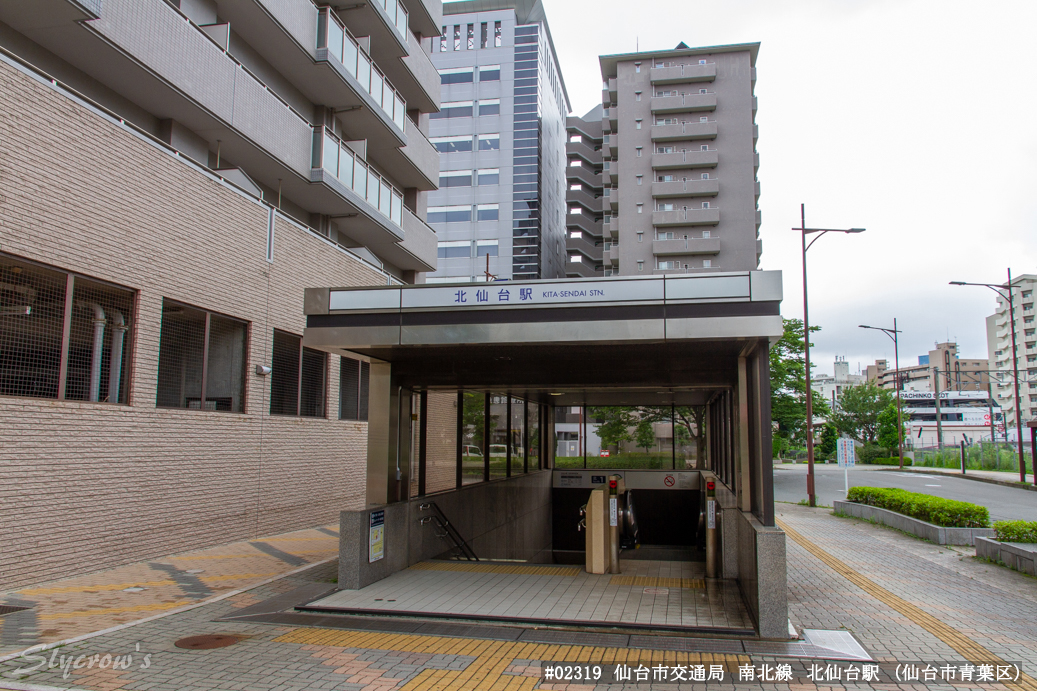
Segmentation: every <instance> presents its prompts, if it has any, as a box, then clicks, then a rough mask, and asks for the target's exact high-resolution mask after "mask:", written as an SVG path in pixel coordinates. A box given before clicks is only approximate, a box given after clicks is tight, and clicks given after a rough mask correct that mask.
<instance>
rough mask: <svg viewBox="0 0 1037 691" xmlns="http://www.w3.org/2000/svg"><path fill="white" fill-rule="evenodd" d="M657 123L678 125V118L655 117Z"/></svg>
mask: <svg viewBox="0 0 1037 691" xmlns="http://www.w3.org/2000/svg"><path fill="white" fill-rule="evenodd" d="M655 124H656V125H676V124H677V118H656V119H655Z"/></svg>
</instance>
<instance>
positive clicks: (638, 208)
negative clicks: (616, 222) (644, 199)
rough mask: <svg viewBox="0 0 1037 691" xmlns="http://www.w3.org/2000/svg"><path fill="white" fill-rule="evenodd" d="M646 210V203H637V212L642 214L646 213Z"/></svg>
mask: <svg viewBox="0 0 1037 691" xmlns="http://www.w3.org/2000/svg"><path fill="white" fill-rule="evenodd" d="M644 210H645V205H644V204H638V205H637V213H639V214H642V213H644Z"/></svg>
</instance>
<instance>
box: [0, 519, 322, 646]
mask: <svg viewBox="0 0 1037 691" xmlns="http://www.w3.org/2000/svg"><path fill="white" fill-rule="evenodd" d="M337 556H338V526H337V525H331V526H326V527H322V528H313V529H310V530H297V531H294V532H291V533H284V534H281V535H272V536H269V537H264V538H260V539H258V540H248V541H243V542H234V543H231V544H227V545H219V546H217V547H212V548H210V549H205V550H199V551H195V552H187V553H184V554H177V555H173V556H170V557H162V558H159V559H154V560H151V561H148V562H140V563H137V564H129V565H126V566H120V567H118V568H115V569H109V570H107V571H100V572H98V573H93V574H89V575H86V576H79V577H76V578H67V579H64V580H59V581H52V582H50V583H43V584H41V585H38V586H34V587H31V588H23V589H21V590H16V591H12V592H7V593H3V594H0V604H4V605H11V606H20V607H26V608H28V609H26V610H24V611H21V612H15V613H13V614H8V615H6V616H3V617H0V656H2V655H5V654H7V653H10V652H13V651H17V650H21V649H23V648H26V647H28V646H30V645H34V644H37V643H52V642H54V641H62V640H67V639H69V638H74V637H76V636H81V635H83V634H87V633H90V632H93V631H100V630H102V629H107V628H110V627H112V626H118V625H120V624H126V623H128V622H132V621H137V620H140V619H144V618H147V617H151V616H154V615H156V614H161V613H163V612H167V611H170V610H175V609H177V608H180V607H186V606H191V605H194V604H197V603H198V602H203V601H205V600H208V599H212V598H214V597H219V596H221V595H225V594H226V593H229V592H233V591H235V590H245V589H248V588H251V587H253V586H255V585H257V584H259V583H261V582H263V581H264V580H268V579H270V578H275V577H277V576H281V575H284V574H286V573H288V572H290V571H292V570H294V569H298V568H300V567H304V566H306V565H308V564H314V563H317V562H320V561H325V560H327V559H332V558H335V557H337Z"/></svg>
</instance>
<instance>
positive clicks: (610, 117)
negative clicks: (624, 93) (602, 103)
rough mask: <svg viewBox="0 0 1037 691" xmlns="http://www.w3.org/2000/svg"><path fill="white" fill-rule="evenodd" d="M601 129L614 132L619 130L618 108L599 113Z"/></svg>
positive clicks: (606, 109)
mask: <svg viewBox="0 0 1037 691" xmlns="http://www.w3.org/2000/svg"><path fill="white" fill-rule="evenodd" d="M601 129H602V130H603V131H605V132H615V131H616V130H618V129H619V108H605V109H604V110H602V113H601Z"/></svg>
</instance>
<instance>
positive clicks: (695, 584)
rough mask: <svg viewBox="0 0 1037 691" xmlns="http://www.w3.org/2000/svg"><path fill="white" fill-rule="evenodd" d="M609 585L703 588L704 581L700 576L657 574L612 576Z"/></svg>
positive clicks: (704, 585)
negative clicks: (668, 576) (680, 576)
mask: <svg viewBox="0 0 1037 691" xmlns="http://www.w3.org/2000/svg"><path fill="white" fill-rule="evenodd" d="M609 585H643V586H647V587H656V588H688V589H694V590H703V589H704V588H705V587H706V582H705V581H704V580H702V579H701V578H663V577H659V576H613V577H612V578H610V579H609Z"/></svg>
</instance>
